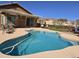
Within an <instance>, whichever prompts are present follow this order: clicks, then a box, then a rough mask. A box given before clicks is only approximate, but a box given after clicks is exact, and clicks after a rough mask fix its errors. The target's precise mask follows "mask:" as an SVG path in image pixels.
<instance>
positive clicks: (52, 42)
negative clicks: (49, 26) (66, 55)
mask: <svg viewBox="0 0 79 59" xmlns="http://www.w3.org/2000/svg"><path fill="white" fill-rule="evenodd" d="M68 46H72V44H71V43H70V42H68V41H66V40H65V39H63V38H62V37H60V36H59V34H58V33H56V32H44V31H31V32H30V33H29V34H28V35H24V36H21V37H18V38H14V39H11V40H8V41H6V42H3V43H2V44H0V51H1V52H2V53H4V54H7V55H13V56H17V55H27V54H33V53H38V52H43V51H49V50H59V49H63V48H65V47H68Z"/></svg>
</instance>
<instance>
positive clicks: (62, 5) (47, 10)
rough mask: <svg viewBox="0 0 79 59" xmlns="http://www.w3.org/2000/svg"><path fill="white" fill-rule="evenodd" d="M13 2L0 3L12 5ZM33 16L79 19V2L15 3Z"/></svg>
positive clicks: (1, 2) (0, 2)
mask: <svg viewBox="0 0 79 59" xmlns="http://www.w3.org/2000/svg"><path fill="white" fill-rule="evenodd" d="M12 2H14V1H0V4H3V3H12ZM15 2H18V3H19V4H20V5H21V6H22V7H24V8H25V9H27V10H28V11H30V12H31V13H33V14H34V15H37V16H40V17H44V18H65V19H68V20H76V19H79V1H15Z"/></svg>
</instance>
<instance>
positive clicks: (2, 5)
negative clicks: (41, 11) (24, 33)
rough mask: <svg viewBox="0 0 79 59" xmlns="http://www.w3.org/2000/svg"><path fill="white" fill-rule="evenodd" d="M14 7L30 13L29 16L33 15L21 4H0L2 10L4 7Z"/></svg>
mask: <svg viewBox="0 0 79 59" xmlns="http://www.w3.org/2000/svg"><path fill="white" fill-rule="evenodd" d="M12 5H15V6H18V7H20V8H21V9H23V10H24V11H26V12H28V13H29V14H32V13H31V12H29V11H28V10H26V9H25V8H23V7H22V6H21V5H20V4H18V3H6V4H0V8H3V7H4V6H12Z"/></svg>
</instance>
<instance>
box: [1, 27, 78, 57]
mask: <svg viewBox="0 0 79 59" xmlns="http://www.w3.org/2000/svg"><path fill="white" fill-rule="evenodd" d="M29 29H34V30H41V31H50V32H52V30H48V29H42V28H18V29H16V31H15V32H14V33H13V34H6V33H4V34H2V31H1V30H0V44H1V43H2V42H4V41H6V40H8V39H12V38H16V37H19V36H22V35H25V34H27V33H28V32H27V30H29ZM53 32H55V31H53ZM59 33H60V36H62V37H64V38H66V39H67V40H72V41H76V42H79V37H78V36H75V35H74V34H72V33H65V32H59ZM8 57H9V58H20V57H22V58H23V57H28V58H72V57H73V58H76V57H79V45H76V46H69V47H67V48H64V49H61V50H52V51H46V52H40V53H36V54H31V55H24V56H9V55H4V54H2V53H0V58H8Z"/></svg>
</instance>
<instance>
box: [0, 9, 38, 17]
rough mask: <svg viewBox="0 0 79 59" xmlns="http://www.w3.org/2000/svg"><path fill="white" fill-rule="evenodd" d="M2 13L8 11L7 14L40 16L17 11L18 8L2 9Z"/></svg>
mask: <svg viewBox="0 0 79 59" xmlns="http://www.w3.org/2000/svg"><path fill="white" fill-rule="evenodd" d="M0 13H7V14H10V15H22V16H31V17H38V16H35V15H32V14H28V13H24V12H21V11H17V10H14V9H2V10H1V11H0Z"/></svg>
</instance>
